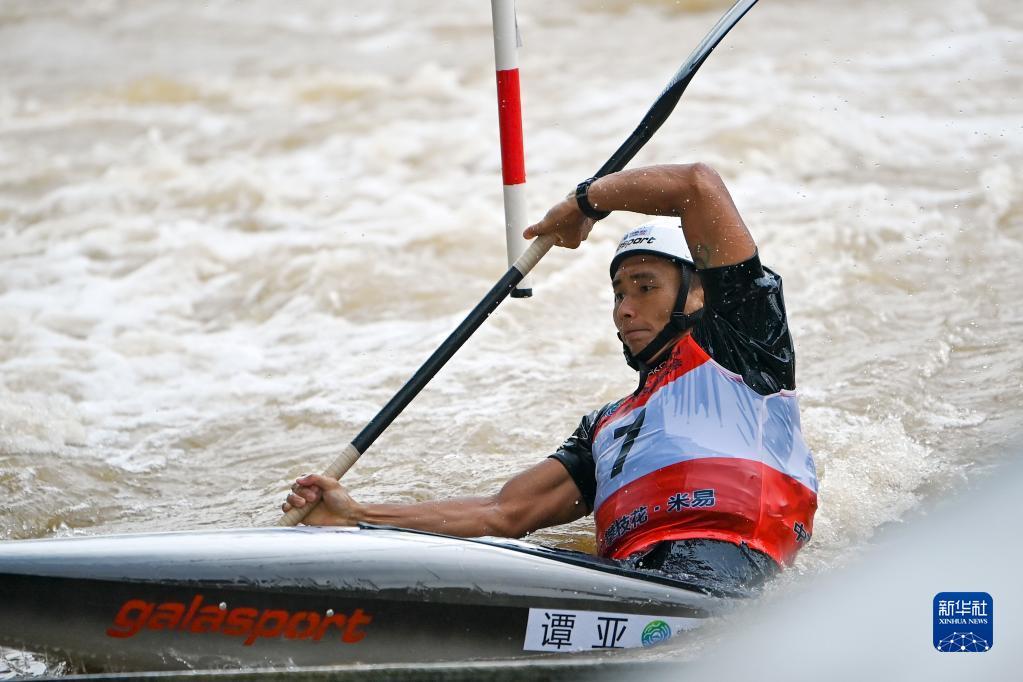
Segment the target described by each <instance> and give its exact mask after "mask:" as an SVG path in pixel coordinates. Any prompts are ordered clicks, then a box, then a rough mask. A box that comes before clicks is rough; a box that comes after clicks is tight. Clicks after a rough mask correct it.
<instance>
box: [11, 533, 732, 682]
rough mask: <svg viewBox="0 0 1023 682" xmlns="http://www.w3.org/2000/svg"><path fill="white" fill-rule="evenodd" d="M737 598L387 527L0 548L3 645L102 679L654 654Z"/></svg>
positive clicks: (546, 555)
mask: <svg viewBox="0 0 1023 682" xmlns="http://www.w3.org/2000/svg"><path fill="white" fill-rule="evenodd" d="M725 601H726V599H724V598H723V597H722V595H720V594H713V593H710V592H708V591H707V590H704V589H701V588H700V586H698V585H693V584H688V583H685V582H681V581H678V580H674V579H672V578H670V577H668V576H665V575H663V574H658V573H653V572H649V571H639V570H631V569H627V568H623V567H621V566H620V565H618V564H617V563H615V562H612V561H607V560H604V559H600V558H597V557H593V556H590V555H587V554H582V553H579V552H571V551H565V550H554V549H550V548H545V547H540V546H537V545H532V544H529V543H526V542H520V541H516V540H505V539H495V538H484V539H465V538H454V537H449V536H445V535H437V534H433V533H424V532H419V531H410V530H403V529H397V528H388V527H379V526H362V527H358V528H306V527H299V528H260V529H245V530H218V531H199V532H196V531H190V532H175V533H148V534H134V535H116V536H97V537H77V538H58V539H44V540H19V541H10V542H4V543H0V646H7V647H15V648H19V649H25V650H28V651H33V652H38V653H43V654H55V655H57V656H60V657H62V658H64V659H66V660H68V661H70V662H72V663H73V664H75V665H79V666H82V667H84V668H86V669H90V670H107V671H138V670H183V669H195V668H202V669H212V668H225V667H231V668H237V667H282V666H289V667H290V666H315V665H335V664H346V663H401V662H423V663H426V662H438V661H466V660H488V659H507V658H523V657H530V656H545V655H547V656H549V655H551V654H557V653H564V652H574V651H595V650H608V649H622V648H629V647H642V646H650V645H653V644H656V643H658V642H662V641H665V640H668V639H671V638H673V637H677V636H678V635H679V634H680V633H683V632H684V631H686V630H689V629H691V628H694V627H697V626H698V625H700V624H701V623H702V622H703V621H704V620H705V619H706V618H708V617H709V616H711V615H713V614H714V613H715V612H716V611H718V610H719V609H720V607H721V605H722V604H723V602H725Z"/></svg>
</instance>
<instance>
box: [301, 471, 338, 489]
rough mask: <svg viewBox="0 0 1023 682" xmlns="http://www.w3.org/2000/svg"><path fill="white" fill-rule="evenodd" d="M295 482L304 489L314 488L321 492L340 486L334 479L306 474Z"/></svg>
mask: <svg viewBox="0 0 1023 682" xmlns="http://www.w3.org/2000/svg"><path fill="white" fill-rule="evenodd" d="M295 482H296V483H298V484H299V485H300V486H302V487H305V488H311V487H313V486H316V487H318V488H322V489H323V490H330V489H331V488H336V487H338V486H339V485H341V484H340V483H338V482H337V480H336V479H333V478H330V477H329V476H321V475H320V474H306V475H305V476H302V477H300V478H299V479H298V480H296V481H295Z"/></svg>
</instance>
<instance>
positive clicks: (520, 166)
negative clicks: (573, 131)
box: [490, 0, 533, 298]
mask: <svg viewBox="0 0 1023 682" xmlns="http://www.w3.org/2000/svg"><path fill="white" fill-rule="evenodd" d="M490 9H491V12H492V13H493V15H494V60H495V62H496V64H497V116H498V125H499V127H500V131H501V174H502V176H503V177H504V229H505V235H506V237H507V243H508V267H511V266H512V264H513V263H514V262H515V261H516V260H518V258H519V256H521V255H522V252H523V251H525V250H526V247H527V246H529V242H527V241H526V240H525V239H523V238H522V230H524V229H526V225H527V222H526V219H527V216H526V155H525V152H524V151H523V147H522V99H521V97H520V94H519V53H518V45H519V43H518V26H517V25H516V21H515V0H490ZM511 295H512V297H513V298H527V297H529V296H532V295H533V289H532V286H531V285H530V283H529V281H528V278H526V279H523V280H522V281H521V282H519V284H518V286H516V287H515V289H513V290H512V292H511Z"/></svg>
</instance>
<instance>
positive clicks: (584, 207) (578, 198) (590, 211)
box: [575, 178, 611, 220]
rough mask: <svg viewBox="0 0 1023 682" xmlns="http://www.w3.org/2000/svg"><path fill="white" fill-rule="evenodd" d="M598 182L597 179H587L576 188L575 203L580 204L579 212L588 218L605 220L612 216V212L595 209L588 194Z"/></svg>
mask: <svg viewBox="0 0 1023 682" xmlns="http://www.w3.org/2000/svg"><path fill="white" fill-rule="evenodd" d="M596 180H597V178H587V179H585V180H583V181H582V182H580V183H579V184H578V185H577V186H576V188H575V203H577V204H579V210H580V211H582V212H583V215H584V216H586V217H587V218H593V219H594V220H603V219H604V218H606V217H608V216H609V215H611V211H598V210H597V209H595V208H593V204H591V203H590V198H589V196H587V192H589V190H590V185H592V184H593V183H594V182H595V181H596Z"/></svg>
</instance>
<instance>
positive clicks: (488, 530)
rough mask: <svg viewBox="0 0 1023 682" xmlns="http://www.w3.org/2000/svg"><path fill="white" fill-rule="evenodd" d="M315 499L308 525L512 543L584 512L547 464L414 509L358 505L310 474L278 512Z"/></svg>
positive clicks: (567, 482)
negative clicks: (483, 492)
mask: <svg viewBox="0 0 1023 682" xmlns="http://www.w3.org/2000/svg"><path fill="white" fill-rule="evenodd" d="M321 498H322V500H321ZM316 500H321V502H320V504H319V505H317V507H316V508H315V509H313V510H312V511H311V512H310V513H309V515H308V516H307V517H306V520H305V523H306V524H308V525H319V526H352V525H356V524H358V523H371V524H379V525H387V526H398V527H401V528H414V529H416V530H425V531H430V532H434V533H444V534H445V535H456V536H459V537H479V536H482V535H495V536H499V537H512V538H518V537H522V536H524V535H526V534H527V533H531V532H533V531H535V530H537V529H539V528H546V527H548V526H556V525H559V524H562V523H569V522H570V521H575V520H576V519H579V518H582V517H583V516H585V515H586V514H587V513H588V509H587V507H586V504H585V503H584V502H583V500H582V497H581V495H580V493H579V488H578V487H577V486H576V483H575V481H574V480H573V479H572V477H571V476H570V475H569V473H568V471H567V470H566V469H565V467H564V466H562V464H561V463H560V462H557V461H555V460H553V459H547V460H544V461H543V462H540V463H539V464H537V465H535V466H533V467H530V468H529V469H527V470H525V471H523V472H522V473H520V474H518V475H517V476H515V477H514V478H512V479H511V480H509V481H508V482H507V483H505V484H504V486H503V487H502V488H501V490H500V491H499V492H497V493H496V494H494V495H490V496H486V497H461V498H452V499H448V500H438V501H433V502H421V503H417V504H360V503H358V502H356V501H355V500H354V499H353V498H352V496H351V495H349V494H348V491H347V490H345V488H344V487H343V486H342V485H341V484H340V483H339V482H337V481H336V480H334V479H332V478H329V477H326V476H319V475H316V474H311V475H308V476H303V477H302V478H299V479H298V480H297V481H296V487H295V489H294V492H292V494H291V495H289V496H288V501H287V502H285V503H284V505H283V506H282V509H283V510H284V511H285V512H287V511H288V510H289V509H291V508H292V507H293V506H294V507H303V506H305V505H306V504H309V503H311V502H314V501H316Z"/></svg>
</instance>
